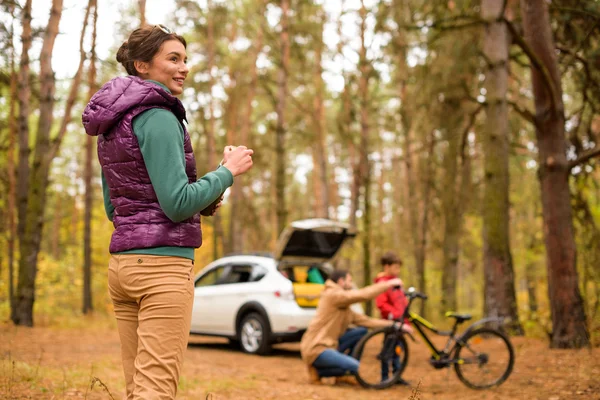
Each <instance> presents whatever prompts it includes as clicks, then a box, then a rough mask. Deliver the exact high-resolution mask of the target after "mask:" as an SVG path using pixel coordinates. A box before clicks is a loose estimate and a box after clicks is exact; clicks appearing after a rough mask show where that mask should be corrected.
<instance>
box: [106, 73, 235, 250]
mask: <svg viewBox="0 0 600 400" xmlns="http://www.w3.org/2000/svg"><path fill="white" fill-rule="evenodd" d="M150 82H152V83H156V84H157V85H159V86H160V87H162V88H163V89H165V90H166V91H168V92H169V93H170V91H169V89H167V87H166V86H164V85H162V84H160V83H158V82H156V81H150ZM133 132H134V133H135V136H136V137H137V139H138V142H139V144H140V150H141V152H142V156H143V157H144V164H145V165H146V169H147V171H148V176H149V177H150V181H151V182H152V187H153V188H154V192H156V196H157V198H158V203H159V204H160V207H161V208H162V210H163V211H164V213H165V214H166V216H167V217H169V218H170V219H171V220H172V221H174V222H179V221H183V220H185V219H187V218H190V217H191V216H192V215H194V214H196V213H198V212H200V211H201V210H203V209H205V208H206V207H208V206H209V205H210V204H211V203H212V202H213V201H215V200H216V199H217V198H218V197H219V196H220V195H221V194H222V193H223V192H224V191H225V190H226V189H227V188H228V187H229V186H231V185H233V175H232V174H231V172H230V171H229V170H228V169H227V168H225V167H218V168H217V169H216V170H215V171H213V172H209V173H208V174H206V175H204V176H203V177H202V178H200V179H198V180H197V181H196V182H193V183H189V182H188V177H187V175H186V173H185V153H184V150H183V135H184V132H183V126H182V125H181V124H180V123H179V121H178V120H177V118H176V117H175V115H174V114H173V113H172V112H171V111H168V110H165V109H162V108H153V109H150V110H146V111H144V112H143V113H141V114H140V115H138V116H137V117H135V118H134V120H133ZM102 192H103V195H104V209H105V210H106V215H107V216H108V219H109V220H111V221H112V218H113V214H114V210H115V208H114V206H113V205H112V203H111V202H110V194H109V189H108V185H107V184H106V179H105V177H104V173H102ZM117 254H149V255H160V256H175V257H184V258H189V259H191V260H193V259H194V249H193V248H191V247H154V248H148V249H133V250H127V251H124V252H121V253H117Z"/></svg>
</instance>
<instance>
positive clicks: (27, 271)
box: [13, 0, 62, 326]
mask: <svg viewBox="0 0 600 400" xmlns="http://www.w3.org/2000/svg"><path fill="white" fill-rule="evenodd" d="M61 15H62V0H53V1H52V9H51V11H50V18H49V20H48V25H47V27H46V31H45V33H44V41H43V43H42V50H41V53H40V82H41V84H40V116H39V121H38V130H37V135H36V147H35V154H34V158H33V168H32V170H31V174H30V176H29V187H28V193H27V197H26V201H27V207H26V211H25V221H24V227H23V231H22V235H20V237H19V245H20V254H21V257H20V259H19V283H18V285H17V293H16V296H15V312H14V315H13V322H14V323H15V324H16V325H26V326H33V303H34V301H35V277H36V274H37V261H38V254H39V251H40V243H41V238H42V229H43V225H44V208H45V207H44V206H45V204H46V196H47V189H48V174H49V169H50V162H51V161H52V158H50V157H49V155H51V154H52V148H51V144H50V128H51V126H52V110H53V106H54V90H55V86H54V72H53V71H52V65H51V60H52V50H53V49H54V42H55V40H56V36H57V35H58V25H59V22H60V18H61Z"/></svg>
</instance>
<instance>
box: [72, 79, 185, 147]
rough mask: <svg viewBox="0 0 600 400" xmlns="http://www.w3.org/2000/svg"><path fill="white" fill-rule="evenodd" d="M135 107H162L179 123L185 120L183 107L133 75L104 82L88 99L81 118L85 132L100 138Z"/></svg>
mask: <svg viewBox="0 0 600 400" xmlns="http://www.w3.org/2000/svg"><path fill="white" fill-rule="evenodd" d="M139 106H153V107H165V108H168V109H171V110H172V111H173V112H174V114H175V116H176V117H177V118H178V119H179V120H185V109H184V108H183V105H182V104H181V102H180V101H179V99H177V98H176V97H174V96H173V95H171V94H170V93H169V92H167V91H166V90H165V89H163V88H162V87H160V86H159V85H157V84H155V83H152V82H149V81H146V80H144V79H142V78H140V77H137V76H132V75H129V76H120V77H117V78H114V79H112V80H110V81H109V82H107V83H105V84H104V86H102V88H101V89H100V90H99V91H98V92H96V94H94V95H93V96H92V98H91V99H90V102H89V103H88V105H87V107H86V108H85V110H84V112H83V115H82V121H83V126H84V128H85V132H86V133H87V134H88V135H90V136H98V135H103V134H105V133H107V132H109V131H110V130H111V128H113V127H114V126H115V125H116V124H117V123H118V122H119V121H120V120H121V119H122V118H123V116H124V115H125V114H127V112H128V111H130V110H131V109H132V108H134V107H139Z"/></svg>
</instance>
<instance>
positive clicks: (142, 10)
mask: <svg viewBox="0 0 600 400" xmlns="http://www.w3.org/2000/svg"><path fill="white" fill-rule="evenodd" d="M138 5H139V7H140V27H142V26H144V25H146V0H138Z"/></svg>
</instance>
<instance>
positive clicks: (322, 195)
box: [312, 15, 329, 218]
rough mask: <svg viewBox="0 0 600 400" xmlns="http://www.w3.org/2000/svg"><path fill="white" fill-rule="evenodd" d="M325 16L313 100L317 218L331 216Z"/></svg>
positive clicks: (317, 57)
mask: <svg viewBox="0 0 600 400" xmlns="http://www.w3.org/2000/svg"><path fill="white" fill-rule="evenodd" d="M323 19H324V17H323V15H319V31H318V33H317V37H316V48H315V69H314V74H315V76H314V84H315V97H314V101H313V109H314V116H313V121H314V127H315V142H314V144H313V148H312V150H313V159H314V180H313V181H314V187H315V196H314V197H315V203H316V204H315V205H316V207H315V214H316V217H317V218H329V183H328V180H327V169H328V168H327V155H326V152H325V137H326V134H325V107H324V104H323V102H324V99H323V98H324V96H325V94H324V91H325V90H324V87H325V84H324V82H323V66H322V65H321V62H322V56H323V45H324V43H323V28H324V20H323Z"/></svg>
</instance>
